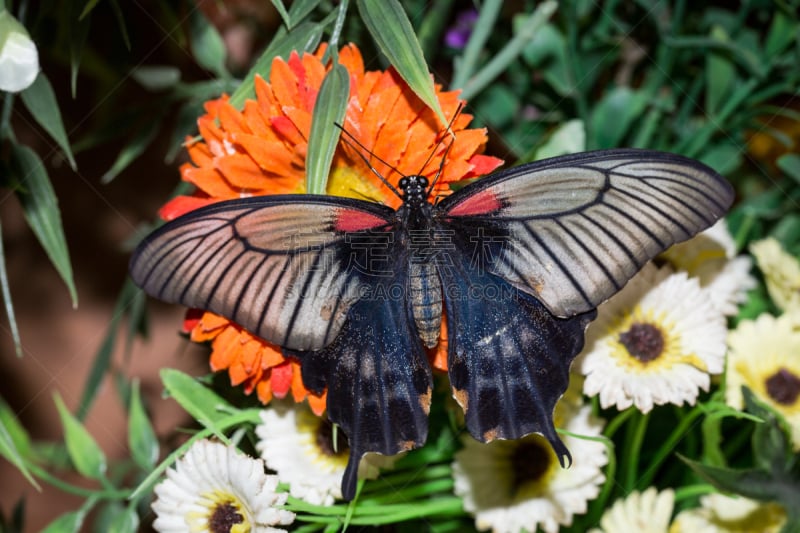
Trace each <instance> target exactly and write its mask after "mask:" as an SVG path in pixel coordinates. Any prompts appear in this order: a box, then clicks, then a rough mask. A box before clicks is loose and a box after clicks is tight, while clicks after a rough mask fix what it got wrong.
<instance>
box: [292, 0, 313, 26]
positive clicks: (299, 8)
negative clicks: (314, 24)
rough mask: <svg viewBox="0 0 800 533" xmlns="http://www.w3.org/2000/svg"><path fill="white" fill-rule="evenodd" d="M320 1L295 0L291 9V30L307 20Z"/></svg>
mask: <svg viewBox="0 0 800 533" xmlns="http://www.w3.org/2000/svg"><path fill="white" fill-rule="evenodd" d="M319 2H320V0H295V1H293V2H292V6H291V7H290V8H289V21H290V23H289V29H291V28H293V27H294V26H295V25H297V23H299V22H300V21H301V20H303V19H304V18H306V16H308V14H309V13H311V12H312V11H314V9H315V8H316V7H317V5H319Z"/></svg>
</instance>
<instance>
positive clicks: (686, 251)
mask: <svg viewBox="0 0 800 533" xmlns="http://www.w3.org/2000/svg"><path fill="white" fill-rule="evenodd" d="M660 258H661V259H663V260H666V261H667V262H668V263H669V264H670V265H671V266H673V267H674V268H675V269H676V270H683V271H685V272H686V273H688V274H689V276H690V277H693V278H697V280H698V281H699V282H700V286H701V287H702V288H703V289H704V290H705V291H706V294H707V295H708V298H709V299H710V300H711V302H712V303H713V304H714V306H715V307H717V308H718V309H719V310H721V311H722V312H723V313H724V314H725V315H727V316H732V315H735V314H736V313H737V312H738V308H739V305H741V304H742V303H744V302H745V301H746V299H747V291H749V290H750V289H753V288H755V287H756V280H755V278H754V277H753V276H752V275H751V274H750V270H751V268H752V260H751V259H750V257H748V256H746V255H740V256H738V257H737V255H736V243H735V242H734V240H733V237H732V236H731V234H730V232H729V231H728V226H727V224H726V222H725V220H724V219H723V220H719V221H718V222H717V223H716V224H714V225H713V226H711V227H710V228H708V229H707V230H705V231H703V232H702V233H698V234H697V235H695V236H694V237H692V238H691V239H689V240H688V241H685V242H682V243H679V244H676V245H674V246H672V247H670V248H669V249H668V250H667V251H665V252H664V253H663V254H661V256H660Z"/></svg>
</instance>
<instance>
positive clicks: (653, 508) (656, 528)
mask: <svg viewBox="0 0 800 533" xmlns="http://www.w3.org/2000/svg"><path fill="white" fill-rule="evenodd" d="M674 505H675V492H674V491H673V490H672V489H667V490H664V491H662V492H658V490H656V488H655V487H650V488H649V489H647V490H645V491H644V492H632V493H631V494H629V495H628V496H627V497H626V498H624V499H619V500H617V501H615V502H614V505H612V506H611V507H610V508H609V509H608V510H606V512H605V513H603V518H601V519H600V527H601V528H602V529H591V530H590V531H589V533H628V532H636V533H667V532H668V531H669V520H670V518H671V517H672V508H673V506H674Z"/></svg>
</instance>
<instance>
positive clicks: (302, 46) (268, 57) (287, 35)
mask: <svg viewBox="0 0 800 533" xmlns="http://www.w3.org/2000/svg"><path fill="white" fill-rule="evenodd" d="M324 29H325V24H324V22H321V23H319V24H313V23H311V22H304V23H302V24H298V25H297V26H295V27H294V28H292V29H291V30H290V31H288V32H284V31H283V30H281V31H279V32H278V34H277V36H276V37H275V38H274V39H273V40H272V42H271V43H270V45H269V46H268V47H267V49H266V50H264V53H262V54H261V57H259V58H258V61H256V64H255V65H253V68H252V69H250V72H248V73H247V76H245V77H244V80H242V83H241V84H240V85H239V88H238V89H236V91H234V93H233V94H232V95H231V98H230V100H229V102H230V104H231V105H232V106H234V107H235V108H237V109H241V108H242V107H243V106H244V102H245V100H248V99H251V98H253V95H254V94H255V89H254V88H253V81H254V80H255V77H256V74H258V75H259V76H261V77H262V78H265V79H267V78H269V73H270V72H271V70H272V61H273V60H274V59H275V58H276V57H281V58H283V59H287V58H288V57H289V54H291V53H292V51H295V50H296V51H298V52H303V51H311V50H314V49H316V48H317V46H319V42H320V40H321V39H322V32H323V30H324Z"/></svg>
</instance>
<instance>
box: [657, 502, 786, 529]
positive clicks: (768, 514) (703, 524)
mask: <svg viewBox="0 0 800 533" xmlns="http://www.w3.org/2000/svg"><path fill="white" fill-rule="evenodd" d="M785 522H786V511H784V510H783V508H782V507H781V506H779V505H778V504H775V503H758V502H755V501H753V500H748V499H747V498H743V497H736V496H726V495H724V494H708V495H706V496H703V497H702V498H700V507H698V508H696V509H688V510H686V511H682V512H680V513H679V514H678V516H676V517H675V521H674V522H673V523H672V527H671V528H670V532H671V533H742V532H745V531H752V532H758V533H777V532H778V531H780V530H781V528H782V527H783V524H784V523H785Z"/></svg>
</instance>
